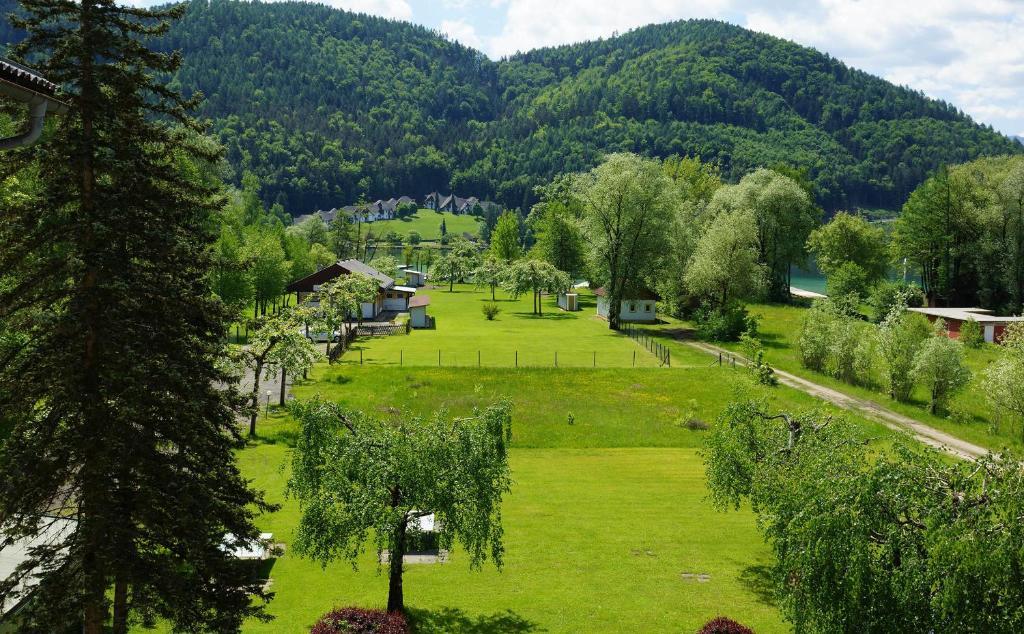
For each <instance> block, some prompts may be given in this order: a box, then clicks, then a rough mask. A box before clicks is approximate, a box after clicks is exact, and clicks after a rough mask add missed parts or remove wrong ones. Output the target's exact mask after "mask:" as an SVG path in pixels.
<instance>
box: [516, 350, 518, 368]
mask: <svg viewBox="0 0 1024 634" xmlns="http://www.w3.org/2000/svg"><path fill="white" fill-rule="evenodd" d="M516 367H517V368H518V367H519V351H518V350H516Z"/></svg>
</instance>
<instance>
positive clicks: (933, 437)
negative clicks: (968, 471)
mask: <svg viewBox="0 0 1024 634" xmlns="http://www.w3.org/2000/svg"><path fill="white" fill-rule="evenodd" d="M683 343H685V344H686V345H688V346H690V347H693V348H696V349H697V350H701V351H702V352H706V353H708V354H710V355H713V356H716V357H717V356H718V355H720V354H721V355H723V356H724V357H725V358H731V357H735V358H736V362H737V363H741V364H746V359H744V358H743V357H741V356H740V355H738V354H736V353H734V352H732V351H730V350H726V349H725V348H719V347H718V346H715V345H712V344H710V343H704V342H702V341H683ZM775 375H776V376H777V377H779V382H780V383H782V384H784V385H788V386H789V387H792V388H794V389H797V390H800V391H801V392H806V393H807V394H810V395H811V396H814V397H817V398H820V399H822V400H824V401H828V402H829V403H832V404H833V405H836V406H837V407H842V408H843V409H847V410H850V411H854V412H857V413H858V414H862V415H863V416H865V417H867V418H870V419H872V420H875V421H878V422H880V423H882V424H883V425H885V426H886V427H889V428H891V429H896V430H899V431H904V432H908V433H910V435H912V436H913V437H914V438H916V439H917V440H919V441H921V442H922V443H924V444H926V445H928V446H930V447H935V448H937V449H942V450H944V451H948V452H949V453H951V454H953V455H956V456H959V457H961V458H966V459H968V460H971V459H974V458H978V457H979V456H983V455H985V454H986V453H988V450H987V449H985V448H983V447H979V446H978V445H975V444H972V443H969V442H967V441H965V440H961V439H959V438H957V437H956V436H951V435H950V434H947V433H946V432H944V431H941V430H938V429H935V428H934V427H930V426H928V425H925V424H924V423H922V422H921V421H919V420H917V419H914V418H911V417H909V416H904V415H903V414H900V413H897V412H894V411H892V410H891V409H888V408H886V407H883V406H881V405H879V404H878V403H875V402H873V401H869V400H867V399H864V398H860V397H857V396H851V395H849V394H846V393H844V392H840V391H839V390H834V389H832V388H830V387H826V386H824V385H821V384H820V383H815V382H813V381H808V380H807V379H805V378H802V377H799V376H796V375H795V374H790V373H789V372H786V371H784V370H779V369H777V368H776V369H775Z"/></svg>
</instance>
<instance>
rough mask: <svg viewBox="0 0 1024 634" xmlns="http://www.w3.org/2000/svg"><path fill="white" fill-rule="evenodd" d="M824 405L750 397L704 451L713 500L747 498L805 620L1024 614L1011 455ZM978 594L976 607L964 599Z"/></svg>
mask: <svg viewBox="0 0 1024 634" xmlns="http://www.w3.org/2000/svg"><path fill="white" fill-rule="evenodd" d="M868 441H869V439H866V438H865V437H864V435H863V432H862V430H861V429H860V428H858V427H855V426H852V425H850V424H848V423H846V422H845V421H843V420H842V419H837V418H834V417H831V416H827V415H821V414H791V413H787V412H771V411H769V410H768V408H767V407H766V405H765V403H764V402H761V401H759V400H751V399H747V398H744V399H741V400H739V401H736V402H734V403H732V404H730V405H729V406H728V407H727V408H726V411H725V412H724V413H723V415H722V416H721V418H720V419H719V421H718V422H717V423H716V425H715V426H714V428H713V429H712V432H711V434H710V436H709V438H708V440H707V448H706V450H705V461H706V472H707V478H708V487H709V489H710V492H711V499H712V501H713V502H714V503H715V504H716V505H717V506H718V507H719V508H722V509H727V508H738V507H739V505H740V503H741V502H746V501H749V503H750V505H751V507H752V508H753V509H754V512H755V513H756V514H757V516H758V526H759V527H760V528H761V531H762V533H763V534H764V536H765V539H766V540H767V541H768V543H769V544H770V545H771V547H772V549H773V550H774V552H775V557H776V562H775V565H774V566H773V567H772V572H771V578H772V579H773V581H774V586H775V588H776V589H777V591H778V592H779V593H780V597H781V601H780V607H781V609H782V610H783V613H784V614H785V615H786V617H787V618H788V620H789V621H790V622H791V623H792V624H793V627H794V629H795V630H796V631H797V632H850V633H853V632H906V631H916V632H953V631H955V632H1007V633H1009V632H1015V631H1018V630H1020V629H1021V628H1022V627H1024V587H1022V586H1020V585H1018V584H1016V583H1013V582H1010V581H1008V580H1009V579H1014V578H1016V576H1017V572H1016V571H1017V570H1019V569H1021V567H1022V565H1024V555H1022V553H1024V532H1022V531H1020V530H1017V529H1016V527H1015V526H1013V525H1012V521H1008V519H1007V518H1017V517H1019V516H1020V515H1021V513H1024V502H1022V500H1024V476H1022V473H1021V469H1020V463H1019V461H1018V460H1019V459H1018V458H1017V457H1014V456H1012V455H1008V454H1006V455H1000V456H998V457H996V456H992V455H989V456H984V457H982V458H980V459H979V460H978V461H976V462H970V461H959V460H949V459H948V458H947V457H945V456H943V455H940V454H939V453H938V452H937V451H935V450H931V449H924V448H922V447H920V446H917V445H916V444H915V445H910V444H908V442H909V441H904V440H900V439H897V440H896V441H895V444H894V445H893V446H892V448H891V449H890V448H886V447H884V446H878V445H877V444H874V443H869V442H868ZM967 605H969V606H971V609H970V610H967V609H964V606H967Z"/></svg>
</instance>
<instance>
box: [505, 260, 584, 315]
mask: <svg viewBox="0 0 1024 634" xmlns="http://www.w3.org/2000/svg"><path fill="white" fill-rule="evenodd" d="M502 286H503V287H504V288H505V290H507V291H508V292H509V293H510V294H511V295H512V296H513V297H519V296H520V295H522V294H523V293H526V292H527V291H529V292H531V293H533V312H534V314H537V315H543V314H544V308H543V301H542V300H543V293H545V292H548V293H564V292H566V291H567V290H568V289H569V287H570V286H572V278H570V277H569V274H568V273H566V272H564V271H559V270H558V269H556V268H555V267H553V266H551V265H550V264H548V263H547V262H544V261H542V260H519V261H518V262H515V263H514V264H512V266H510V267H509V268H508V270H507V271H506V272H505V276H504V279H503V281H502Z"/></svg>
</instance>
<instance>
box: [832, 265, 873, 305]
mask: <svg viewBox="0 0 1024 634" xmlns="http://www.w3.org/2000/svg"><path fill="white" fill-rule="evenodd" d="M826 287H827V289H828V295H829V297H851V296H852V298H853V299H851V303H852V304H859V303H860V300H861V299H862V298H863V297H864V296H865V295H867V292H868V274H867V272H865V271H864V269H863V268H861V267H860V265H858V264H855V263H853V262H844V263H843V264H842V265H841V266H840V267H839V268H837V269H836V270H834V271H832V274H831V275H829V276H828V280H827V281H826Z"/></svg>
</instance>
